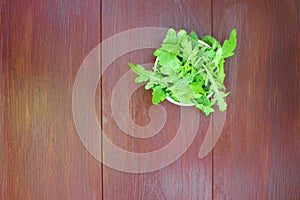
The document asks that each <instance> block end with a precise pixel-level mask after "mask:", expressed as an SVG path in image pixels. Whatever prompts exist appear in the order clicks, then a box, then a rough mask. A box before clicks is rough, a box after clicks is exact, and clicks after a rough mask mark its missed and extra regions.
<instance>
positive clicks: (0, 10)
mask: <svg viewBox="0 0 300 200" xmlns="http://www.w3.org/2000/svg"><path fill="white" fill-rule="evenodd" d="M7 8H8V4H7V2H1V3H0V28H1V32H0V63H1V65H0V172H1V173H0V180H1V182H0V188H1V189H0V198H1V199H5V197H6V196H7V184H6V183H7V180H8V174H7V170H8V146H7V138H6V135H5V132H4V124H5V113H6V112H7V108H6V94H5V83H6V76H5V74H4V69H5V68H7V67H8V42H9V40H8V37H7V36H8V21H7V18H6V16H7V14H8V9H7Z"/></svg>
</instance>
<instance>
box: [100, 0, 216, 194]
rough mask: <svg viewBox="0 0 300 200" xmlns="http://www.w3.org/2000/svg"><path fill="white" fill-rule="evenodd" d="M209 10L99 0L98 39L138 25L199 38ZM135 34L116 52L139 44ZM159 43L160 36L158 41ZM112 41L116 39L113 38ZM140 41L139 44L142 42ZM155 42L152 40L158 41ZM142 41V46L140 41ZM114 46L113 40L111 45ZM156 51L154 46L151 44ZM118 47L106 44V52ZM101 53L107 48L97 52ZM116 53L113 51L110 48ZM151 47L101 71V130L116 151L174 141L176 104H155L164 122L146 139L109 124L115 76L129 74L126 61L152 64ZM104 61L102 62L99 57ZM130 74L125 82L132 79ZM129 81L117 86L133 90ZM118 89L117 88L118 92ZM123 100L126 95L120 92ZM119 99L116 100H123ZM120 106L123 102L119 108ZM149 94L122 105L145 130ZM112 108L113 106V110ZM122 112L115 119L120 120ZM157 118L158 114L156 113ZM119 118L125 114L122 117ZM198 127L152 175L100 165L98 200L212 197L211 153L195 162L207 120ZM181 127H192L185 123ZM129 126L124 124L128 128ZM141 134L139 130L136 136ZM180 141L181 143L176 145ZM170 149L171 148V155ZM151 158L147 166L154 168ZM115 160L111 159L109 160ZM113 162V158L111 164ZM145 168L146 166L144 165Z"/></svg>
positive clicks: (190, 4)
mask: <svg viewBox="0 0 300 200" xmlns="http://www.w3.org/2000/svg"><path fill="white" fill-rule="evenodd" d="M210 8H211V6H210V1H207V0H201V1H192V0H187V1H169V0H167V1H137V0H136V1H123V0H122V1H121V0H116V1H108V0H106V1H102V10H103V12H102V39H103V41H106V40H108V38H109V37H111V36H114V35H115V34H118V33H122V32H124V31H128V30H132V29H134V28H143V27H164V28H169V27H174V28H175V29H177V30H178V29H179V28H185V29H187V30H188V31H191V30H195V31H196V32H197V33H198V34H199V35H201V36H203V35H205V34H210V33H211V18H210V17H211V15H210V14H211V12H210V11H211V9H210ZM139 38H140V35H137V37H136V38H133V39H131V40H130V42H129V43H127V41H128V40H129V39H128V38H126V37H125V38H124V42H123V43H121V44H119V46H120V48H121V47H122V48H123V47H124V45H125V46H126V45H128V46H130V45H132V44H136V45H139V43H138V41H139ZM152 38H153V37H152V36H151V35H150V36H148V37H145V38H144V40H145V41H146V42H145V43H147V41H148V44H149V45H150V46H151V44H152V43H153V40H152ZM161 39H162V38H161ZM115 42H116V40H115ZM142 42H143V41H142ZM159 42H161V41H158V43H159ZM143 43H144V42H143ZM111 45H115V44H114V40H113V42H112V43H111ZM157 47H158V46H157ZM115 48H118V45H117V47H115V46H111V49H115ZM102 50H103V52H102V55H105V53H107V52H105V51H106V50H107V49H102ZM116 51H117V50H116ZM152 53H153V49H145V48H144V49H142V50H137V51H134V52H128V53H127V54H125V55H123V56H120V57H119V58H118V59H116V60H115V61H114V62H113V63H112V64H111V65H110V66H109V67H108V68H107V69H106V70H105V72H104V74H103V76H102V86H101V87H102V100H103V102H102V104H103V107H102V114H103V129H104V133H105V135H106V136H107V137H108V138H109V139H110V140H111V141H112V142H113V143H114V144H115V145H116V146H118V147H120V148H122V149H124V150H126V151H129V152H137V153H141V152H152V151H155V150H159V149H161V148H162V147H164V146H166V145H167V144H168V143H169V142H170V141H171V139H172V138H174V137H175V135H176V131H177V130H178V127H179V124H180V122H179V120H180V109H179V107H177V106H174V105H171V104H170V103H167V102H164V103H162V104H161V105H162V106H164V108H165V109H166V111H167V119H166V120H167V121H166V123H165V126H164V127H163V128H162V129H161V131H160V132H159V133H158V134H157V135H155V136H153V137H150V138H146V139H141V138H134V137H131V136H128V135H126V134H125V133H124V131H122V130H121V129H120V128H119V127H118V125H117V124H116V122H115V118H114V117H113V113H112V108H111V98H112V91H114V90H116V89H115V86H116V84H117V82H118V81H119V80H120V79H121V77H122V76H123V75H124V74H125V73H126V72H128V71H129V69H130V68H129V67H128V65H127V62H129V61H130V62H133V63H153V62H154V57H153V56H152ZM102 59H105V58H102ZM133 79H134V76H131V79H130V80H133ZM135 85H136V84H135V83H134V82H133V81H132V82H125V84H123V85H122V87H123V88H125V86H127V87H128V88H129V89H133V88H134V87H135ZM122 87H121V88H122ZM124 96H126V94H124ZM124 96H122V95H119V96H118V97H119V99H120V101H122V100H124V99H125V97H124ZM122 105H123V104H122ZM151 105H152V104H151V94H150V91H145V90H144V89H143V88H140V89H138V90H136V92H134V93H133V95H132V96H131V99H130V102H129V103H128V104H127V105H126V104H125V107H126V106H128V107H129V112H130V113H129V115H130V117H131V118H132V120H133V121H134V123H135V124H136V125H138V126H145V125H147V124H149V123H150V118H149V116H148V115H149V114H148V112H149V109H150V106H151ZM113 109H114V108H113ZM123 114H124V113H121V114H120V115H121V116H123ZM161 115H162V114H161ZM124 116H125V114H124ZM160 117H161V116H160V114H154V119H158V118H160ZM199 124H200V126H199V129H198V130H197V136H196V139H195V140H194V142H193V143H192V145H191V147H190V148H189V149H188V151H187V152H186V153H185V154H184V155H183V156H182V157H181V158H180V159H178V160H177V161H176V162H174V163H172V164H171V165H169V166H167V167H164V168H163V169H160V170H158V171H154V172H148V173H137V174H134V173H125V172H122V171H118V170H115V169H113V168H110V167H106V166H104V168H103V193H104V195H103V196H104V199H211V198H212V197H211V193H212V191H211V190H212V188H211V185H212V182H211V180H212V174H211V173H212V171H211V167H212V166H211V165H212V159H211V155H209V156H208V157H206V158H205V159H203V160H200V159H199V158H198V152H199V148H200V146H201V143H202V140H203V138H204V134H205V132H206V131H207V128H208V125H209V118H205V116H204V115H202V114H201V115H200V119H199ZM185 125H186V126H192V124H189V123H186V124H185ZM132 127H134V125H132V126H129V128H132ZM142 133H144V132H142ZM182 142H185V141H182ZM106 150H107V149H106V148H105V146H104V149H103V151H104V153H103V157H104V159H108V158H109V157H112V159H114V157H117V155H111V154H106V153H105V152H106ZM175 150H176V149H174V151H175ZM164 156H165V157H166V155H161V158H158V157H154V158H153V159H154V160H153V162H155V164H157V163H158V164H159V162H158V161H157V159H162V160H161V162H163V161H164V160H163V159H164ZM115 159H117V158H115ZM114 161H115V160H114ZM149 164H150V165H151V164H152V163H149ZM118 166H119V167H124V166H129V167H132V166H137V168H139V166H140V168H141V167H142V166H143V163H139V165H137V162H130V160H129V157H128V160H127V161H119V165H118Z"/></svg>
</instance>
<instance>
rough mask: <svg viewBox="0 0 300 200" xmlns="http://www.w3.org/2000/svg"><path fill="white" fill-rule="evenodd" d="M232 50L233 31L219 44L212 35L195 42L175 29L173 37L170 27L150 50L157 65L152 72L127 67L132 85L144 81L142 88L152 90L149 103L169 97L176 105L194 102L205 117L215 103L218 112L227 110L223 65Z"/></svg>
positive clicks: (195, 37)
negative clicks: (164, 35) (130, 71)
mask: <svg viewBox="0 0 300 200" xmlns="http://www.w3.org/2000/svg"><path fill="white" fill-rule="evenodd" d="M235 47H236V30H235V29H233V30H232V31H231V33H230V37H229V39H228V40H225V41H224V43H223V45H221V44H220V43H219V42H218V41H217V40H216V39H215V38H214V37H212V36H204V37H203V38H202V39H201V40H199V38H198V36H197V34H196V33H195V32H193V31H192V32H191V33H190V34H189V35H188V34H187V32H186V31H185V30H179V31H178V33H177V34H176V31H175V30H174V29H173V28H170V29H169V30H168V33H167V35H166V37H165V39H164V40H163V43H162V44H161V47H160V48H158V49H156V50H155V51H154V56H156V57H157V62H156V65H155V66H154V67H153V69H152V70H146V69H145V68H144V67H143V66H142V65H140V64H137V65H134V64H132V63H128V64H129V66H130V67H131V68H132V70H133V71H134V72H135V73H136V74H137V75H139V76H138V77H137V78H136V79H135V82H138V83H139V82H147V84H146V85H145V89H147V90H148V89H150V88H151V89H152V90H153V91H152V103H153V104H158V103H159V102H161V101H163V100H165V99H166V97H167V96H170V97H171V98H172V99H174V100H175V101H178V102H180V103H184V104H188V103H194V104H195V106H196V107H197V108H199V109H200V110H201V111H203V112H204V113H205V114H206V115H209V114H210V113H211V112H214V109H213V108H212V106H213V105H214V104H215V103H217V104H218V106H219V110H220V111H224V110H226V108H227V104H226V102H225V97H226V96H227V95H228V94H229V93H225V92H224V91H225V90H226V88H225V86H224V78H225V73H224V62H225V58H228V57H230V56H233V55H234V49H235ZM210 96H211V97H210Z"/></svg>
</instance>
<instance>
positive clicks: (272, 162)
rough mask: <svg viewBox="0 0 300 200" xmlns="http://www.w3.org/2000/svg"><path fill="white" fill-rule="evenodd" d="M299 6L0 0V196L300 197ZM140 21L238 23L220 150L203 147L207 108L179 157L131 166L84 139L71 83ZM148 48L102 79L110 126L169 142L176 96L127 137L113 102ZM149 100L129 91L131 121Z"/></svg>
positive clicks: (281, 1)
mask: <svg viewBox="0 0 300 200" xmlns="http://www.w3.org/2000/svg"><path fill="white" fill-rule="evenodd" d="M299 10H300V2H299V1H298V0H286V1H285V0H260V1H255V0H253V1H250V0H249V1H246V0H241V1H234V0H224V1H219V0H199V1H196V0H185V1H183V0H182V1H181V0H174V1H170V0H164V1H155V0H149V1H138V0H128V1H127V0H126V1H125V0H103V1H99V0H87V1H79V0H62V1H50V0H32V1H25V0H3V1H1V2H0V16H1V18H0V27H1V33H0V34H1V35H0V52H1V54H0V61H1V67H0V110H1V112H0V124H1V126H0V149H1V152H0V158H1V159H0V172H1V173H0V175H1V182H0V188H1V190H0V199H3V200H21V199H30V200H32V199H34V200H35V199H36V200H44V199H45V200H46V199H51V200H52V199H57V200H65V199H71V200H74V199H76V200H77V199H82V200H94V199H106V200H112V199H117V200H121V199H128V200H133V199H145V200H146V199H149V200H154V199H155V200H156V199H157V200H160V199H168V200H173V199H174V200H175V199H176V200H177V199H182V200H187V199H191V200H195V199H225V200H227V199H228V200H229V199H237V200H240V199H250V200H252V199H274V200H275V199H276V200H285V199H288V200H298V199H300V114H299V113H300V98H299V92H300V82H299V81H300V53H299V52H300V12H299ZM144 27H161V28H169V27H174V28H175V29H176V30H178V29H180V28H185V29H186V30H188V31H191V30H195V31H196V32H197V33H198V34H199V35H200V36H204V35H206V34H209V35H213V36H215V37H216V38H217V39H218V40H220V41H223V40H224V39H225V38H227V37H228V36H229V33H230V31H231V29H232V28H236V29H237V40H238V43H237V49H236V54H235V56H234V57H232V58H230V59H228V61H227V62H226V65H225V67H226V74H227V77H226V80H225V84H226V87H227V88H228V90H229V91H231V94H230V95H229V96H228V98H227V102H228V110H227V112H226V121H225V124H224V127H223V130H222V135H221V137H220V139H219V141H218V143H217V144H216V146H215V148H214V149H213V151H212V152H211V153H209V154H208V155H207V156H206V157H205V158H203V159H199V158H198V153H199V148H200V146H201V144H202V142H203V139H204V137H205V133H206V132H207V129H208V127H209V123H210V120H213V119H211V118H210V117H205V116H204V115H203V114H200V115H199V127H198V129H197V135H196V138H195V140H194V141H193V143H192V144H191V146H190V147H189V148H188V150H187V151H186V152H185V153H184V154H183V155H182V156H181V157H180V158H179V159H177V160H176V161H175V162H173V163H172V164H170V165H169V166H166V167H163V168H162V169H160V170H157V171H153V172H149V173H125V172H121V171H118V170H116V169H113V168H110V167H107V166H106V165H103V164H101V162H99V161H98V160H97V159H95V158H94V157H93V156H92V155H91V154H90V153H89V152H88V151H87V149H86V148H85V147H84V146H83V144H82V142H81V140H80V138H79V136H78V133H77V130H76V127H75V123H74V119H73V113H72V91H73V84H74V81H75V78H76V75H77V72H78V70H79V68H80V66H81V64H82V62H83V61H84V59H85V58H86V57H87V56H88V55H89V53H90V52H91V51H92V50H93V49H94V48H95V47H97V45H98V44H99V43H101V42H103V41H106V40H108V39H109V38H110V37H113V36H115V35H116V34H118V33H122V32H124V31H128V30H132V29H135V28H144ZM144 40H145V41H149V42H150V39H149V38H144ZM134 42H135V41H134V40H133V41H132V43H134ZM121 45H122V44H120V46H121ZM114 46H115V47H117V45H114ZM152 53H153V49H146V48H144V49H141V50H137V51H133V52H128V53H127V54H125V55H123V56H121V57H119V58H118V59H116V60H115V61H114V62H113V63H112V64H111V65H109V67H108V68H107V69H106V70H105V72H103V76H102V78H101V81H100V82H99V84H98V87H97V91H96V96H95V102H96V105H95V106H96V113H97V116H98V120H99V123H100V124H102V127H103V130H104V131H105V133H106V136H107V137H108V138H109V139H110V140H111V141H112V142H113V143H114V144H115V145H117V146H119V147H120V148H122V149H124V150H127V151H130V152H138V153H140V152H151V151H154V150H157V149H160V148H163V147H164V146H165V145H166V144H168V143H169V142H170V141H171V139H172V138H173V137H174V136H175V134H176V130H177V129H178V126H179V120H180V108H179V107H178V106H174V105H171V104H170V103H168V102H164V103H162V104H161V105H162V106H164V108H165V110H166V113H167V119H166V123H165V126H164V127H163V129H162V130H161V132H160V133H159V134H157V135H155V136H153V137H150V138H147V139H142V138H133V137H130V136H128V135H126V134H124V133H123V132H122V130H121V129H120V128H119V127H118V126H117V125H116V123H115V121H114V118H113V115H112V109H111V106H110V103H109V102H110V99H111V98H112V91H113V90H114V89H113V88H114V86H115V84H116V83H117V81H118V80H119V79H120V77H122V75H123V74H124V73H126V72H128V71H129V70H130V68H129V67H128V65H127V62H129V61H130V62H134V63H149V62H153V61H154V57H153V56H152ZM129 85H130V86H132V87H134V83H132V84H129ZM150 107H151V92H150V91H145V90H144V89H143V88H140V89H138V90H137V91H136V92H135V93H134V94H133V95H132V97H131V99H130V103H129V112H130V115H131V117H132V120H133V122H134V123H136V124H138V125H139V126H145V125H147V124H149V123H150V118H149V114H148V112H149V109H150ZM87 123H89V121H87ZM88 126H89V124H87V127H88ZM100 151H101V152H103V151H102V149H100ZM102 156H112V155H102ZM162 159H163V158H162ZM121 165H128V163H121Z"/></svg>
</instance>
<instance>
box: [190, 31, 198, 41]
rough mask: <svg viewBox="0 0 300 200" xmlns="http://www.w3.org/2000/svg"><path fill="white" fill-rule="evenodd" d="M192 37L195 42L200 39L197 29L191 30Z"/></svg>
mask: <svg viewBox="0 0 300 200" xmlns="http://www.w3.org/2000/svg"><path fill="white" fill-rule="evenodd" d="M190 38H191V39H192V40H194V41H195V42H198V40H199V38H198V36H197V33H196V32H195V31H192V32H190Z"/></svg>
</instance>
